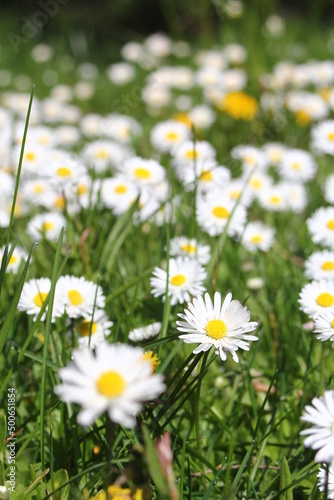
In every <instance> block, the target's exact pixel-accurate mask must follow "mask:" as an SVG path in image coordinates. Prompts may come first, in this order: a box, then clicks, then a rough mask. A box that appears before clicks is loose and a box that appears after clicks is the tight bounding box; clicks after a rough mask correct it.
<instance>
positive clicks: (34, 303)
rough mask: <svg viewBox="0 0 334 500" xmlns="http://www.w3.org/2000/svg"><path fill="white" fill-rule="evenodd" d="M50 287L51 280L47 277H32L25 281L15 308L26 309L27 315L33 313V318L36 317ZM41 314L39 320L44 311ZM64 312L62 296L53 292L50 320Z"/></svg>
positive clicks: (43, 316) (44, 314)
mask: <svg viewBox="0 0 334 500" xmlns="http://www.w3.org/2000/svg"><path fill="white" fill-rule="evenodd" d="M50 288H51V281H50V280H49V278H40V279H37V280H36V279H32V280H30V281H27V282H26V283H25V284H24V285H23V288H22V292H21V297H20V300H19V303H18V305H17V308H18V310H19V311H26V313H27V314H29V315H34V318H33V320H34V321H36V318H37V316H38V314H39V312H40V310H41V307H42V306H43V304H44V301H45V299H46V298H47V296H48V293H49V291H50ZM47 310H48V307H47V308H46V310H45V312H44V313H43V315H42V318H41V320H42V321H44V319H45V317H46V312H47ZM63 313H64V300H63V299H62V297H59V296H58V297H57V296H56V294H55V297H54V303H53V308H52V322H54V321H55V319H56V318H57V317H60V316H62V315H63Z"/></svg>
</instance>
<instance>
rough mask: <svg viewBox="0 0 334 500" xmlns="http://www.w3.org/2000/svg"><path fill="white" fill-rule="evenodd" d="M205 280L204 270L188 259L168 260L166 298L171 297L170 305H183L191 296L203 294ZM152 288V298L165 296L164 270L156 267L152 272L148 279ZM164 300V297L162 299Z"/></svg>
mask: <svg viewBox="0 0 334 500" xmlns="http://www.w3.org/2000/svg"><path fill="white" fill-rule="evenodd" d="M205 278H206V271H205V270H204V268H203V267H202V266H201V265H200V264H199V263H198V262H197V261H196V260H193V259H189V257H177V258H176V259H173V258H172V259H169V276H168V292H167V293H168V296H169V297H171V301H170V303H171V305H172V306H173V305H175V304H177V303H179V304H183V302H185V301H189V300H190V298H191V295H193V296H194V295H198V294H199V293H202V292H204V290H205V288H204V287H203V285H202V283H203V281H204V280H205ZM150 284H151V287H152V290H151V293H152V294H153V295H154V297H160V296H161V295H165V293H166V286H167V272H166V271H165V270H164V269H161V268H159V267H156V268H155V269H154V271H153V277H152V278H151V279H150ZM163 300H165V297H163Z"/></svg>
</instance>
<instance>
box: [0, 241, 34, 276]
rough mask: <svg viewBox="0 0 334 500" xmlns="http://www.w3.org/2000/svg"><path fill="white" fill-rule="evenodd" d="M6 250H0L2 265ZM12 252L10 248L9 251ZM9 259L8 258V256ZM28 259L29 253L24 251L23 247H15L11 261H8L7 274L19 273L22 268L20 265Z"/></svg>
mask: <svg viewBox="0 0 334 500" xmlns="http://www.w3.org/2000/svg"><path fill="white" fill-rule="evenodd" d="M4 250H5V247H2V248H1V249H0V265H1V263H2V258H3V254H4ZM9 250H10V248H9V249H8V251H9ZM7 258H8V256H7ZM27 258H28V253H27V252H26V251H25V250H24V248H21V247H17V246H16V247H15V248H14V251H13V253H12V255H11V257H10V259H9V260H7V268H6V272H7V273H8V272H12V273H14V274H16V273H17V271H18V270H19V267H20V264H21V262H22V261H23V260H26V259H27Z"/></svg>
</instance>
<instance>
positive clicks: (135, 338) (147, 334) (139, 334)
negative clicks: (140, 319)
mask: <svg viewBox="0 0 334 500" xmlns="http://www.w3.org/2000/svg"><path fill="white" fill-rule="evenodd" d="M160 330H161V323H159V322H158V321H157V322H156V323H151V324H150V325H146V326H141V327H139V328H134V329H133V330H131V331H130V333H129V340H132V342H140V341H141V340H147V339H150V338H152V337H155V336H156V335H158V333H159V332H160Z"/></svg>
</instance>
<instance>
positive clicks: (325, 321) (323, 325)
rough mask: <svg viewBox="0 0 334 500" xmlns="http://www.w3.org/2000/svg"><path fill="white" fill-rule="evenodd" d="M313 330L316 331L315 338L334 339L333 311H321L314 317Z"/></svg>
mask: <svg viewBox="0 0 334 500" xmlns="http://www.w3.org/2000/svg"><path fill="white" fill-rule="evenodd" d="M314 326H315V329H314V332H315V333H318V334H319V335H317V339H319V340H321V341H322V342H325V341H326V340H331V341H332V342H333V341H334V312H333V311H332V312H323V313H321V314H319V316H317V317H316V318H315V319H314Z"/></svg>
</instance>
